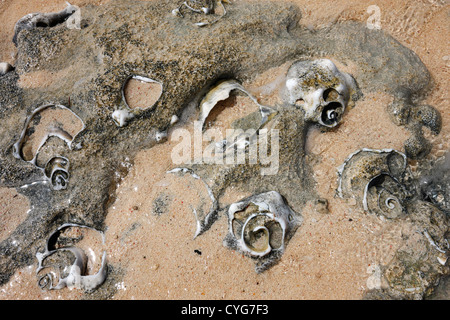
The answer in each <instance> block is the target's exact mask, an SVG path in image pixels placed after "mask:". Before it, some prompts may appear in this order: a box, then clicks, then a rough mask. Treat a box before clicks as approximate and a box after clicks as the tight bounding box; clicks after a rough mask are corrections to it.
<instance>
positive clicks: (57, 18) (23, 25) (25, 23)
mask: <svg viewBox="0 0 450 320" xmlns="http://www.w3.org/2000/svg"><path fill="white" fill-rule="evenodd" d="M66 3H67V7H66V8H64V9H63V10H61V11H59V12H52V13H29V14H27V15H26V16H24V17H22V18H20V19H19V20H18V21H17V22H16V24H15V26H14V36H13V42H14V44H15V45H16V46H17V37H18V36H19V33H20V31H22V30H30V29H34V28H37V27H53V26H55V25H57V24H60V23H63V22H64V21H66V19H67V18H68V17H69V16H71V15H72V14H73V13H74V12H76V11H77V7H76V6H72V5H71V4H70V3H68V2H66Z"/></svg>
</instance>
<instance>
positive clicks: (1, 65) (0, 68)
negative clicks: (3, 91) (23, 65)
mask: <svg viewBox="0 0 450 320" xmlns="http://www.w3.org/2000/svg"><path fill="white" fill-rule="evenodd" d="M13 69H14V67H13V66H12V65H10V64H9V63H8V62H0V76H3V75H5V74H7V73H8V72H10V71H12V70H13Z"/></svg>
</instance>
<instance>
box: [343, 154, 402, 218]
mask: <svg viewBox="0 0 450 320" xmlns="http://www.w3.org/2000/svg"><path fill="white" fill-rule="evenodd" d="M405 170H406V156H405V155H404V154H403V153H401V152H398V151H396V150H393V149H382V150H374V149H361V150H358V151H356V152H354V153H352V154H351V155H350V156H349V157H348V158H347V159H346V160H345V161H344V163H343V164H342V165H341V166H340V167H339V168H338V176H339V179H338V190H337V192H338V195H339V196H340V197H341V198H355V199H356V200H357V201H359V202H360V203H362V206H363V209H364V210H365V211H366V212H370V213H375V214H377V215H382V216H384V217H386V218H396V217H399V216H400V215H401V214H402V213H403V212H404V205H403V201H404V200H405V199H406V198H407V197H408V196H409V193H408V192H407V190H406V188H405V187H404V185H403V184H402V181H403V177H404V173H405Z"/></svg>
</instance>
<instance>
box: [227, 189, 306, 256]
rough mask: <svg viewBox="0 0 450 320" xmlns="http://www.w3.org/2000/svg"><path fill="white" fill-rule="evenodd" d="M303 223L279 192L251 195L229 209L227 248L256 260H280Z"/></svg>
mask: <svg viewBox="0 0 450 320" xmlns="http://www.w3.org/2000/svg"><path fill="white" fill-rule="evenodd" d="M302 220H303V219H302V217H301V215H299V214H297V213H295V212H294V211H293V210H292V209H291V208H290V207H289V206H288V205H287V204H286V203H285V201H284V199H283V198H282V196H281V195H280V194H279V193H278V192H276V191H270V192H266V193H262V194H259V195H255V196H251V197H249V198H247V199H246V200H243V201H241V202H237V203H233V204H232V205H231V206H230V207H229V210H228V223H229V234H228V237H227V239H226V241H225V245H226V246H229V247H231V248H235V249H237V250H240V251H241V252H243V253H245V254H248V255H249V256H251V257H255V258H263V257H268V256H270V254H275V255H274V256H277V257H279V256H280V255H277V253H278V254H282V253H283V252H284V249H285V245H286V241H287V240H288V239H289V238H290V237H291V236H292V234H293V232H295V230H296V228H297V227H298V226H299V225H300V224H301V223H302Z"/></svg>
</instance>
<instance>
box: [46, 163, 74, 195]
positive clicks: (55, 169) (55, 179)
mask: <svg viewBox="0 0 450 320" xmlns="http://www.w3.org/2000/svg"><path fill="white" fill-rule="evenodd" d="M44 173H45V176H46V177H47V179H48V180H49V182H50V185H51V187H52V189H53V190H63V189H66V188H67V184H68V182H69V159H67V158H65V157H54V158H52V159H50V160H49V161H48V162H47V164H46V165H45V168H44Z"/></svg>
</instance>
